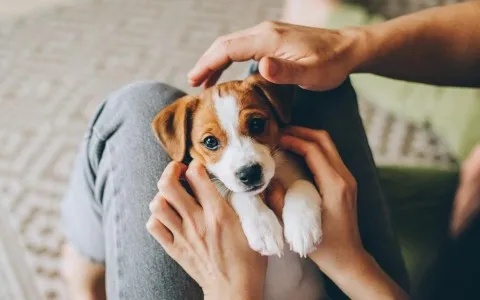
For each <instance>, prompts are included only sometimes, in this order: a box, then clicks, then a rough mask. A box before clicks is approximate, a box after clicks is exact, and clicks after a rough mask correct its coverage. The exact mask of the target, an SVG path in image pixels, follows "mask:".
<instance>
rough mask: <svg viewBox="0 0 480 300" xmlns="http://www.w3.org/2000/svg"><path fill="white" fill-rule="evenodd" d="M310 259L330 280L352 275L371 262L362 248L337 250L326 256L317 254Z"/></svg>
mask: <svg viewBox="0 0 480 300" xmlns="http://www.w3.org/2000/svg"><path fill="white" fill-rule="evenodd" d="M310 258H311V259H312V260H313V262H314V263H315V264H316V265H317V266H318V268H319V269H320V270H321V271H322V272H323V273H324V274H325V275H327V276H328V277H330V278H331V279H332V280H334V279H335V278H337V277H342V276H344V275H345V274H350V273H354V272H356V270H358V269H363V268H364V267H365V266H366V265H369V264H371V263H372V261H373V258H372V257H371V256H370V254H368V252H367V251H366V250H365V249H364V248H363V247H360V248H358V249H353V248H350V249H342V250H340V249H339V250H338V251H336V252H335V254H333V255H328V256H326V255H322V253H318V254H316V255H315V254H314V255H311V257H310Z"/></svg>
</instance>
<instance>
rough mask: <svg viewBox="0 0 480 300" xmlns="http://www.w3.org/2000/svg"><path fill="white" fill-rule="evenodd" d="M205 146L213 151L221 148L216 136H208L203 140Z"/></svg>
mask: <svg viewBox="0 0 480 300" xmlns="http://www.w3.org/2000/svg"><path fill="white" fill-rule="evenodd" d="M203 144H204V145H205V147H206V148H207V149H208V150H212V151H215V150H217V149H218V147H219V146H220V143H219V142H218V140H217V139H216V138H215V137H214V136H211V135H209V136H207V137H206V138H205V139H204V140H203Z"/></svg>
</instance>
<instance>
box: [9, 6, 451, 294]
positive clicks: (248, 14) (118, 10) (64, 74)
mask: <svg viewBox="0 0 480 300" xmlns="http://www.w3.org/2000/svg"><path fill="white" fill-rule="evenodd" d="M280 5H281V1H279V0H262V1H257V0H244V1H233V0H210V1H199V0H198V1H196V0H175V1H167V0H164V1H160V0H130V1H128V0H104V1H95V0H85V1H75V2H74V5H72V6H63V7H51V8H49V9H48V10H44V11H43V12H41V13H36V14H32V15H29V16H26V17H22V18H17V19H4V20H0V145H1V146H0V228H1V231H0V282H2V284H1V285H0V299H2V300H3V299H14V300H16V299H20V300H22V299H28V300H35V299H42V298H45V299H67V297H66V295H65V292H64V288H63V283H62V280H61V279H60V276H59V250H60V246H61V244H62V242H63V238H62V236H61V234H60V230H59V229H60V228H59V226H60V223H59V201H60V199H61V197H62V194H63V193H64V190H65V187H66V183H67V180H68V176H69V173H70V170H71V166H72V160H73V157H74V155H75V151H76V148H77V146H78V143H79V138H80V137H81V135H82V133H83V131H84V129H85V126H86V123H87V120H88V118H89V116H90V115H91V114H92V112H93V110H94V108H95V107H96V106H97V105H98V103H99V102H100V101H101V100H102V98H103V97H105V95H107V93H109V92H110V91H112V90H114V89H117V88H119V87H121V86H122V85H124V84H126V83H128V82H131V81H133V80H139V79H157V80H160V81H164V82H167V83H170V84H172V85H175V86H178V87H181V88H184V89H186V90H187V91H194V90H193V89H191V88H189V87H188V86H187V82H186V77H185V74H186V72H187V71H188V70H189V68H190V67H191V66H192V65H193V63H194V62H195V60H196V59H197V58H198V57H199V55H201V53H202V52H203V51H204V50H205V49H206V48H207V47H208V46H209V44H210V43H211V42H212V41H213V40H214V39H215V37H217V36H218V35H220V34H222V33H227V32H230V31H233V30H237V29H240V28H244V27H247V26H251V25H254V24H256V23H258V22H259V21H261V20H265V19H276V18H278V15H279V11H280ZM244 68H245V64H237V65H234V66H233V67H232V68H231V69H230V70H229V71H228V72H227V74H226V75H225V77H224V79H233V78H238V77H239V76H240V74H242V73H243V70H244ZM361 100H362V101H361V111H362V115H363V117H364V120H365V124H366V127H367V130H368V135H369V139H370V142H371V145H372V148H373V150H374V152H375V158H376V160H377V162H378V163H380V164H391V163H400V164H409V165H413V164H414V165H419V164H420V165H428V166H439V167H443V168H450V167H452V166H454V162H453V160H452V159H451V158H450V156H449V154H448V152H447V151H446V150H445V148H444V147H443V146H442V145H441V144H440V143H439V142H438V139H437V138H436V137H435V135H434V134H433V133H432V132H431V131H430V130H429V129H428V128H426V127H424V126H417V125H414V124H410V123H408V122H406V121H405V120H403V119H400V118H396V117H395V116H392V115H389V114H387V113H385V112H383V111H380V110H378V109H376V108H375V107H373V106H372V105H370V104H369V103H368V102H367V101H365V99H361ZM4 283H6V284H4Z"/></svg>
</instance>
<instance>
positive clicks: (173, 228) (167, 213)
mask: <svg viewBox="0 0 480 300" xmlns="http://www.w3.org/2000/svg"><path fill="white" fill-rule="evenodd" d="M149 209H150V212H151V213H152V217H153V218H155V219H157V220H158V221H159V222H160V223H162V224H163V225H164V226H165V227H166V228H167V229H168V230H169V231H170V232H171V233H172V234H173V236H175V235H180V234H181V233H182V227H183V226H182V220H181V218H180V216H179V215H178V214H177V213H176V212H175V210H174V209H173V208H172V207H171V206H170V205H169V204H168V202H167V200H166V199H165V198H164V197H163V196H162V195H161V194H160V193H158V194H157V195H156V196H155V198H154V199H153V201H152V202H150V205H149ZM151 225H152V224H151ZM157 230H161V229H157Z"/></svg>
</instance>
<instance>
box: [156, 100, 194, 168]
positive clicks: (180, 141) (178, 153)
mask: <svg viewBox="0 0 480 300" xmlns="http://www.w3.org/2000/svg"><path fill="white" fill-rule="evenodd" d="M197 104H198V98H196V97H194V96H190V95H187V96H184V97H182V98H179V99H177V100H176V101H175V102H173V103H172V104H170V105H169V106H167V107H165V108H164V109H162V110H161V111H160V112H159V113H158V114H157V115H156V116H155V119H154V120H153V122H152V129H153V131H154V132H155V135H156V137H157V138H158V140H159V141H160V144H161V145H162V146H163V148H165V150H166V151H167V153H168V155H169V156H170V157H171V158H172V159H173V160H174V161H183V159H184V158H185V155H186V152H187V148H188V143H189V141H188V140H189V137H188V134H189V133H188V127H189V122H190V121H191V118H192V114H193V111H194V110H195V107H196V106H197Z"/></svg>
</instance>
